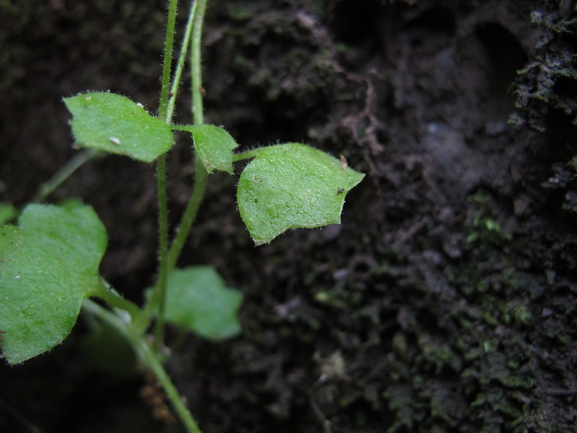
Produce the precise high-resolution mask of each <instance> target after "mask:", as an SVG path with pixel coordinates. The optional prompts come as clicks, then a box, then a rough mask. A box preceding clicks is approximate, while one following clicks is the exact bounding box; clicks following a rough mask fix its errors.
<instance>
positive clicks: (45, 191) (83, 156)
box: [30, 149, 103, 203]
mask: <svg viewBox="0 0 577 433" xmlns="http://www.w3.org/2000/svg"><path fill="white" fill-rule="evenodd" d="M102 154H103V152H101V151H100V150H97V149H86V150H83V151H82V152H80V153H78V154H76V155H74V156H73V157H72V159H71V160H70V161H68V162H67V163H66V164H65V165H64V167H62V168H61V169H60V170H58V171H57V172H56V174H55V175H54V176H52V178H51V179H50V180H48V181H47V182H44V183H43V184H42V185H40V187H39V188H38V191H37V192H36V194H34V197H32V200H30V202H31V203H40V202H42V201H44V200H45V199H46V197H48V196H49V195H50V194H52V192H53V191H54V190H55V189H56V188H58V187H59V186H60V185H62V183H63V182H64V181H65V180H66V179H68V178H69V177H70V176H72V174H73V173H74V172H75V171H76V170H78V169H79V168H80V167H82V165H84V164H85V163H87V162H88V161H90V160H91V159H94V158H95V157H97V156H99V155H102Z"/></svg>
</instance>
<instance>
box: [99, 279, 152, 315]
mask: <svg viewBox="0 0 577 433" xmlns="http://www.w3.org/2000/svg"><path fill="white" fill-rule="evenodd" d="M100 282H101V285H100V286H98V287H97V288H96V289H95V291H94V296H98V297H99V298H102V299H103V300H104V301H106V302H107V303H108V304H110V305H112V306H113V307H116V308H120V309H121V310H124V311H127V312H128V314H130V316H131V317H132V321H136V320H138V319H139V318H140V316H142V310H141V309H140V308H138V306H137V305H136V304H133V303H132V302H130V301H129V300H127V299H125V298H123V297H122V296H120V295H119V294H118V292H117V291H116V290H114V289H113V288H112V287H111V286H110V284H108V282H107V281H105V280H104V279H103V278H102V277H101V278H100Z"/></svg>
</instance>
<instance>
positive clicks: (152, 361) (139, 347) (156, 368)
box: [82, 299, 201, 433]
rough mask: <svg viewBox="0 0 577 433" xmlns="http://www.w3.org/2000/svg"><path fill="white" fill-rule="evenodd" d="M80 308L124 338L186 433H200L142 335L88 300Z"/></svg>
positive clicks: (114, 315)
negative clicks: (155, 383)
mask: <svg viewBox="0 0 577 433" xmlns="http://www.w3.org/2000/svg"><path fill="white" fill-rule="evenodd" d="M82 308H83V309H84V310H86V311H88V312H90V313H92V314H94V315H95V316H97V317H98V318H100V320H102V321H103V322H106V323H107V324H109V325H110V326H112V327H113V328H115V329H116V330H117V331H118V332H119V333H120V334H121V335H122V336H124V338H125V339H126V340H127V341H128V342H129V343H130V344H131V345H132V347H133V348H134V350H135V352H136V353H137V354H138V356H139V358H140V360H141V361H142V363H143V364H144V365H145V366H146V367H148V368H149V369H150V370H152V372H153V373H154V375H155V376H156V378H157V379H158V381H159V382H160V384H161V385H162V387H163V388H164V391H165V392H166V395H167V396H168V398H169V399H170V401H171V403H172V405H173V407H174V409H175V410H176V412H177V413H178V416H179V417H180V419H181V420H182V422H183V424H184V425H185V426H186V429H187V430H188V432H189V433H201V432H200V429H199V428H198V426H197V424H196V422H195V421H194V418H193V417H192V415H191V414H190V412H189V410H188V409H187V408H186V405H185V404H184V401H183V400H182V397H181V396H180V394H179V393H178V390H177V389H176V387H175V386H174V384H173V383H172V381H171V380H170V377H169V376H168V374H167V373H166V370H164V368H163V367H162V364H161V363H160V361H159V360H158V357H157V355H156V353H155V352H154V351H153V350H152V349H151V347H150V346H149V345H148V343H147V342H146V340H144V337H143V335H142V334H140V333H138V332H135V330H134V329H133V328H132V327H130V325H129V324H127V323H126V322H124V321H123V320H122V319H121V318H120V317H119V316H117V315H116V314H114V313H112V312H111V311H108V310H106V309H105V308H102V307H101V306H100V305H98V304H97V303H95V302H93V301H91V300H89V299H86V300H85V301H84V303H83V304H82Z"/></svg>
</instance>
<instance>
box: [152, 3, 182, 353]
mask: <svg viewBox="0 0 577 433" xmlns="http://www.w3.org/2000/svg"><path fill="white" fill-rule="evenodd" d="M177 5H178V0H170V1H169V5H168V22H167V24H166V38H165V40H164V64H163V67H162V81H161V83H162V84H161V90H160V108H159V110H158V111H159V112H158V114H159V117H160V118H161V119H164V120H165V121H166V123H167V124H170V118H169V117H168V93H169V89H170V71H171V67H172V50H173V46H174V29H175V24H176V8H177ZM156 180H157V185H158V233H159V235H158V237H159V242H158V256H159V261H160V263H159V268H160V270H159V275H158V284H157V285H156V290H158V292H159V295H158V296H159V302H158V316H157V320H156V326H155V329H154V340H153V347H154V348H155V350H157V351H158V349H159V348H160V346H161V345H162V339H163V333H164V310H165V305H166V281H167V274H168V267H167V259H168V205H167V198H166V155H161V156H160V157H158V160H157V163H156Z"/></svg>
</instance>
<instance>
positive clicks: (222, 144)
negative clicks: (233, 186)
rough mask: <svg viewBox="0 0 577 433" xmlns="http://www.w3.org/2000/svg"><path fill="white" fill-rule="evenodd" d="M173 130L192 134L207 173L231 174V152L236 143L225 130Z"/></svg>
mask: <svg viewBox="0 0 577 433" xmlns="http://www.w3.org/2000/svg"><path fill="white" fill-rule="evenodd" d="M175 129H178V130H181V131H188V132H190V133H191V134H192V139H193V140H194V148H195V150H196V152H197V153H198V156H200V159H201V160H202V162H203V163H204V166H205V167H206V171H207V172H209V173H211V172H213V171H214V170H219V171H224V172H226V173H231V174H232V151H233V150H234V149H236V148H237V147H238V143H237V142H236V141H235V140H234V138H232V136H231V135H230V134H229V133H228V132H227V131H226V130H224V129H222V128H219V127H218V126H214V125H190V126H178V127H175Z"/></svg>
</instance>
